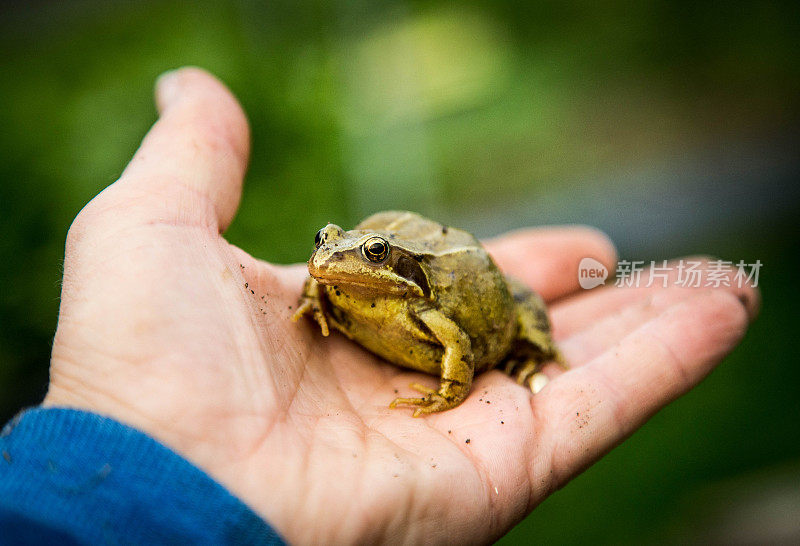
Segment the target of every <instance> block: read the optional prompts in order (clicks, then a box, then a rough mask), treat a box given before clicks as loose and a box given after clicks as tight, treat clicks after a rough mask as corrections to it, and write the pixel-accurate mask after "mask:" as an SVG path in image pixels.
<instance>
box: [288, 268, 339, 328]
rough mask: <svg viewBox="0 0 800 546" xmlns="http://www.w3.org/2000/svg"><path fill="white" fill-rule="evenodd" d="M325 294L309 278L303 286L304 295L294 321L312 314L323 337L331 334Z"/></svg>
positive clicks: (319, 286)
mask: <svg viewBox="0 0 800 546" xmlns="http://www.w3.org/2000/svg"><path fill="white" fill-rule="evenodd" d="M324 298H325V296H324V294H323V293H322V286H321V285H320V284H319V283H318V282H317V281H316V279H314V278H313V277H309V278H308V279H306V283H305V284H304V285H303V294H302V295H301V296H300V304H299V305H298V307H297V311H295V313H294V315H292V321H293V322H297V321H298V320H300V318H301V317H303V316H304V315H306V314H308V313H312V314H313V317H314V320H315V321H316V322H317V324H319V328H320V330H322V335H323V336H327V335H328V334H329V333H330V329H329V328H328V319H327V318H326V316H325V310H324V308H323V302H324Z"/></svg>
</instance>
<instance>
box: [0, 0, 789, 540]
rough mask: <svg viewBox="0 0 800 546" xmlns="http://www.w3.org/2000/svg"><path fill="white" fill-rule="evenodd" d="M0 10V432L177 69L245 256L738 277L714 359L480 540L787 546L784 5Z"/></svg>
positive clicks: (36, 369)
mask: <svg viewBox="0 0 800 546" xmlns="http://www.w3.org/2000/svg"><path fill="white" fill-rule="evenodd" d="M0 9H2V11H1V12H0V13H2V20H1V22H0V44H1V45H0V53H1V54H2V56H1V57H0V104H1V105H2V108H0V127H2V129H0V263H2V268H0V294H1V295H0V323H1V324H2V326H1V327H0V416H1V417H2V418H3V420H5V419H8V418H9V417H10V416H11V415H13V414H14V413H15V412H16V411H17V410H18V409H19V408H20V407H22V406H25V405H30V404H35V403H37V402H38V401H39V400H40V399H41V397H42V396H43V394H44V391H45V384H46V380H47V365H48V360H49V351H50V343H51V339H52V335H53V332H54V329H55V325H56V319H57V308H58V297H59V281H60V276H61V263H62V254H63V244H64V238H65V234H66V231H67V228H68V226H69V224H70V221H71V220H72V218H73V217H74V216H75V214H76V213H77V212H78V211H79V210H80V208H81V207H82V206H83V205H84V204H85V203H86V202H87V201H88V200H89V199H91V198H92V197H93V196H94V195H95V194H96V193H98V192H99V191H100V190H101V189H102V188H103V187H105V186H106V185H107V184H109V183H110V182H112V181H113V180H114V179H115V178H116V177H117V176H119V174H120V172H121V170H122V169H123V167H124V166H125V164H126V162H127V160H128V159H129V158H130V157H131V155H132V153H133V152H134V150H135V149H136V147H137V145H138V143H139V141H140V139H141V138H142V136H143V135H144V133H145V132H146V130H147V129H148V127H149V126H150V125H151V124H152V122H153V121H154V120H155V111H154V108H153V105H152V98H151V94H152V85H153V82H154V80H155V78H156V77H157V76H158V74H159V73H161V72H162V71H164V70H167V69H170V68H175V67H178V66H181V65H186V64H193V65H198V66H202V67H205V68H207V69H208V70H210V71H212V72H214V73H215V74H217V75H218V76H219V77H220V78H221V79H222V80H224V81H225V82H226V83H227V84H228V85H229V86H230V87H231V89H232V90H233V91H234V93H235V94H236V95H237V96H238V97H239V99H240V100H241V102H242V104H243V106H244V109H245V111H246V112H247V115H248V116H249V119H250V122H251V124H252V136H253V139H252V141H253V152H252V160H251V165H250V170H249V173H248V175H247V181H246V186H245V190H244V198H243V201H242V205H241V209H240V211H239V215H238V217H237V219H236V221H235V222H234V224H233V225H232V227H231V229H230V231H229V233H228V238H229V239H230V240H231V241H232V242H234V243H235V244H237V245H240V246H241V247H243V248H244V249H245V250H247V251H249V252H251V253H253V254H254V255H256V256H259V257H262V258H264V259H267V260H273V261H278V262H291V261H301V260H304V259H306V257H307V254H308V251H309V245H310V241H311V240H312V238H313V235H314V233H315V232H316V230H317V229H318V228H319V226H321V225H323V224H324V223H325V222H328V221H335V222H337V223H340V224H342V225H345V226H350V225H352V224H354V223H355V222H357V221H358V220H359V219H360V218H362V217H363V216H365V215H366V214H368V213H370V212H372V211H375V210H379V209H384V208H390V207H391V208H408V209H412V210H417V211H420V212H422V213H425V214H428V215H431V216H434V217H436V218H437V219H441V220H442V221H445V222H449V223H452V224H455V225H459V226H463V227H465V228H468V229H470V230H472V231H474V232H476V233H477V234H479V235H481V236H489V235H493V234H497V233H500V232H502V231H504V230H506V229H510V228H515V227H521V226H526V225H536V224H544V223H586V224H592V225H596V226H598V227H600V228H602V229H604V230H606V231H607V232H608V233H610V234H611V236H612V237H613V238H614V239H615V241H616V243H617V245H618V247H619V250H620V254H621V256H622V257H623V258H627V259H641V260H649V259H660V258H663V257H668V256H675V255H685V254H690V253H697V252H701V253H710V254H713V255H718V256H722V257H725V258H726V259H732V260H735V261H736V260H739V259H743V260H745V261H746V262H748V263H751V262H754V261H755V260H756V259H760V260H761V261H762V263H763V264H764V265H763V267H762V269H761V273H760V278H759V285H760V287H761V288H762V291H763V297H764V306H763V310H762V313H761V316H760V317H759V319H758V321H757V322H756V323H755V324H754V325H753V327H752V329H751V331H750V332H749V333H748V335H747V337H746V339H745V340H744V342H743V343H742V345H741V346H740V347H739V348H738V349H736V351H735V352H734V353H733V354H732V355H731V356H730V357H729V358H728V359H727V361H726V363H725V364H724V365H723V366H721V367H720V368H719V369H718V370H717V371H715V372H714V373H713V374H712V375H711V377H710V378H709V379H707V380H706V381H705V382H704V383H703V384H702V385H700V387H698V388H697V389H695V390H694V391H692V392H691V393H690V394H689V395H687V396H686V397H684V398H682V399H681V400H679V401H677V402H675V403H673V404H672V405H671V406H669V407H668V408H667V409H665V410H664V411H662V412H661V413H660V414H658V415H657V416H656V417H655V418H654V419H652V421H651V422H650V423H648V424H647V425H646V426H645V427H644V428H643V429H642V430H641V431H639V432H637V433H636V434H635V435H634V436H633V437H632V438H631V439H630V440H628V441H627V442H626V443H625V444H624V445H623V446H621V447H619V448H617V449H616V450H614V451H613V452H612V453H611V454H610V455H608V456H607V457H606V458H605V459H604V460H603V461H601V462H600V463H599V464H597V465H595V466H594V467H592V468H591V469H589V470H588V471H586V472H585V473H584V474H583V475H582V476H580V477H579V478H578V479H576V480H575V481H574V482H572V483H571V484H569V485H568V486H567V487H566V488H565V489H563V490H562V491H560V492H558V493H556V494H555V495H553V496H552V497H551V498H550V499H549V500H547V501H546V502H545V503H544V504H543V505H542V506H540V507H539V508H538V509H537V510H536V511H535V512H534V514H532V515H531V516H530V517H529V518H527V519H526V520H525V521H524V522H523V523H521V524H520V525H519V526H518V527H517V528H515V529H514V530H513V531H511V533H509V535H508V536H507V537H505V538H504V539H503V540H502V541H501V542H503V543H509V544H510V543H515V542H533V541H537V542H540V543H545V544H562V543H563V544H570V543H576V542H577V543H579V542H588V541H591V542H595V543H614V544H625V543H642V542H664V543H676V542H685V541H689V542H707V541H709V542H718V543H735V542H742V543H757V542H762V541H763V540H764V539H777V540H787V537H788V540H798V541H800V427H798V418H800V396H799V395H800V371H798V365H797V364H798V359H797V342H796V339H797V326H798V323H797V320H796V317H797V314H798V308H799V304H800V301H798V300H799V298H798V290H797V278H796V277H795V276H794V275H795V274H796V273H797V272H798V271H800V259H799V258H798V245H797V224H798V213H800V189H798V186H800V185H799V184H798V182H800V157H798V153H797V152H798V146H797V144H798V142H799V139H798V136H799V135H800V131H798V129H800V101H798V97H800V48H798V39H799V38H800V23H799V22H800V11H798V8H797V7H796V2H785V3H783V4H781V3H752V4H748V5H740V4H737V3H732V4H728V5H725V4H722V5H719V4H715V5H710V4H709V5H708V6H702V5H696V4H695V2H688V1H678V2H675V1H660V2H624V1H616V2H589V1H586V2H545V3H538V2H525V1H516V2H489V1H488V0H485V1H483V2H480V1H478V2H444V1H390V2H359V1H355V2H346V1H344V0H338V1H333V2H304V3H296V2H293V1H288V0H279V1H275V2H270V3H261V2H254V1H225V2H219V1H217V2H211V1H200V2H193V3H184V2H127V3H122V2H119V3H112V2H105V1H102V0H93V1H73V2H69V3H62V2H32V3H30V2H29V3H26V4H24V5H22V4H19V5H12V4H8V5H5V4H4V5H3V7H2V8H0Z"/></svg>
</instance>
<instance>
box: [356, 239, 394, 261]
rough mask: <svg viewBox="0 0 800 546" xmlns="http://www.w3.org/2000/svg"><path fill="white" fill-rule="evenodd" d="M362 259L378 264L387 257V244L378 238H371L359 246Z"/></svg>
mask: <svg viewBox="0 0 800 546" xmlns="http://www.w3.org/2000/svg"><path fill="white" fill-rule="evenodd" d="M361 251H362V252H363V253H364V257H365V258H366V259H368V260H369V261H371V262H373V263H376V264H377V263H380V262H382V261H383V260H385V259H386V257H387V256H388V255H389V243H387V242H386V241H385V240H383V239H381V238H380V237H371V238H369V239H367V240H366V242H365V243H364V244H363V245H361Z"/></svg>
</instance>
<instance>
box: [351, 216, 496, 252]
mask: <svg viewBox="0 0 800 546" xmlns="http://www.w3.org/2000/svg"><path fill="white" fill-rule="evenodd" d="M355 229H357V230H364V231H378V232H384V233H386V234H387V235H389V236H390V238H394V237H397V238H399V239H402V240H404V241H413V244H414V246H418V247H419V250H420V251H422V252H425V253H434V254H435V253H440V252H447V251H448V250H450V249H453V248H463V247H477V248H481V245H480V243H479V242H478V240H477V239H475V237H474V236H473V235H472V234H471V233H468V232H466V231H464V230H461V229H456V228H452V227H448V226H445V225H444V224H440V223H439V222H434V221H433V220H430V219H428V218H425V217H424V216H420V215H419V214H417V213H414V212H408V211H402V210H390V211H384V212H377V213H375V214H373V215H372V216H370V217H368V218H366V219H365V220H363V221H362V222H361V223H360V224H358V225H357V226H356V227H355Z"/></svg>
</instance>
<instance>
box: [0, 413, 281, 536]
mask: <svg viewBox="0 0 800 546" xmlns="http://www.w3.org/2000/svg"><path fill="white" fill-rule="evenodd" d="M0 543H2V544H51V543H52V544H87V543H88V544H164V543H170V544H175V543H179V544H186V543H191V544H283V542H282V541H281V539H280V537H279V536H278V535H277V533H276V532H275V531H274V530H273V529H272V528H271V527H270V526H269V525H268V524H267V523H266V522H265V521H264V520H262V519H261V518H260V517H259V516H258V515H256V514H255V513H254V512H253V511H252V510H251V509H250V508H248V507H247V506H246V505H245V504H244V503H243V502H242V501H240V500H239V499H237V498H236V497H234V496H233V495H231V494H230V493H229V492H228V491H227V490H226V489H225V488H224V487H222V486H221V485H220V484H218V483H217V482H215V481H214V480H213V479H212V478H211V477H210V476H208V474H206V473H204V472H203V471H202V470H200V469H198V468H197V467H195V466H193V465H192V464H191V463H189V462H188V461H187V460H185V459H183V458H182V457H180V456H179V455H177V454H176V453H174V452H173V451H171V450H170V449H168V448H166V447H165V446H163V445H162V444H160V443H158V442H156V441H155V440H153V439H152V438H150V437H149V436H147V435H145V434H143V433H141V432H139V431H137V430H134V429H132V428H130V427H127V426H125V425H123V424H120V423H118V422H116V421H114V420H112V419H108V418H106V417H101V416H99V415H95V414H92V413H86V412H82V411H76V410H70V409H58V408H51V409H43V408H36V409H31V410H27V411H24V412H22V413H20V414H19V415H17V416H16V417H15V418H14V419H13V420H12V421H10V422H9V423H8V424H7V425H6V426H5V428H4V429H3V431H2V432H1V433H0Z"/></svg>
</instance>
